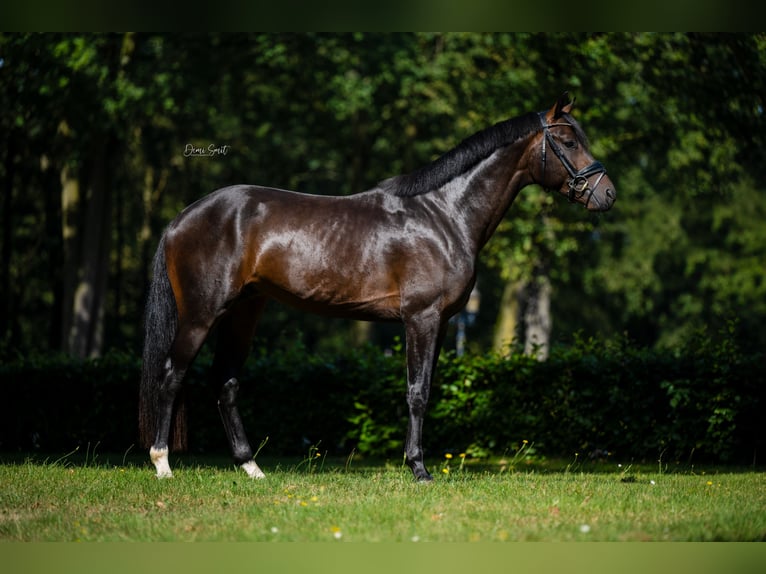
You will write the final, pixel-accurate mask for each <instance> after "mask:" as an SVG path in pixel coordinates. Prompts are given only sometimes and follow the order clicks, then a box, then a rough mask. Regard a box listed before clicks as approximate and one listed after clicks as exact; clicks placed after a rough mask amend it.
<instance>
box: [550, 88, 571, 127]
mask: <svg viewBox="0 0 766 574" xmlns="http://www.w3.org/2000/svg"><path fill="white" fill-rule="evenodd" d="M574 103H575V99H574V98H570V97H569V92H564V93H563V94H561V97H559V101H558V102H556V105H555V106H554V109H553V119H554V120H557V119H559V118H560V117H561V116H563V115H564V114H568V113H569V112H571V111H572V108H573V107H574Z"/></svg>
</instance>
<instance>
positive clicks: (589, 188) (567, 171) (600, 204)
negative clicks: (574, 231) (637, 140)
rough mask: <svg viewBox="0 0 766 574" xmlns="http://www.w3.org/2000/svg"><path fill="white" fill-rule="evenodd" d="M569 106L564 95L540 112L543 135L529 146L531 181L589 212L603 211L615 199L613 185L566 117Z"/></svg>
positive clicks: (568, 116) (610, 205)
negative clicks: (531, 148) (554, 191)
mask: <svg viewBox="0 0 766 574" xmlns="http://www.w3.org/2000/svg"><path fill="white" fill-rule="evenodd" d="M572 106H574V100H570V98H569V94H568V93H566V92H565V93H564V94H563V95H562V96H561V97H560V98H559V100H558V102H556V104H555V105H554V106H553V107H552V108H551V109H550V110H548V111H547V112H540V124H541V127H542V131H541V132H540V134H539V135H538V136H537V137H535V138H534V139H533V142H532V144H531V145H532V147H533V150H532V151H531V155H530V158H531V160H530V161H531V164H530V171H531V174H532V178H533V179H534V181H535V182H536V183H539V184H540V185H542V186H543V187H545V188H547V189H558V190H559V191H560V192H561V193H563V194H564V195H566V196H567V197H569V200H570V201H572V202H577V203H581V204H583V205H584V206H585V207H586V208H587V209H589V210H591V211H606V210H607V209H609V208H611V207H612V204H613V203H614V200H615V197H616V193H615V189H614V184H613V183H612V180H611V179H609V176H608V175H607V174H606V168H605V167H604V166H603V165H601V162H598V161H596V160H594V159H593V156H592V155H591V154H590V151H589V150H588V140H587V138H586V137H585V134H584V133H583V131H582V129H581V128H580V126H579V125H578V124H577V122H576V121H575V120H574V119H573V118H572V116H570V115H569V112H570V111H572Z"/></svg>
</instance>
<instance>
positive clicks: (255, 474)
mask: <svg viewBox="0 0 766 574" xmlns="http://www.w3.org/2000/svg"><path fill="white" fill-rule="evenodd" d="M242 468H243V469H244V471H245V472H246V473H247V476H249V477H250V478H266V475H265V474H263V471H262V470H261V469H260V468H258V465H257V464H255V461H254V460H248V461H247V462H246V463H244V464H242Z"/></svg>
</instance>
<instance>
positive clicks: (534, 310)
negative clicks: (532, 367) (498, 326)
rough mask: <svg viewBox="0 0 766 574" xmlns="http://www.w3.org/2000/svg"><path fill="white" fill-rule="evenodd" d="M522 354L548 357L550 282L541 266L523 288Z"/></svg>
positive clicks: (541, 357)
mask: <svg viewBox="0 0 766 574" xmlns="http://www.w3.org/2000/svg"><path fill="white" fill-rule="evenodd" d="M524 294H525V295H524V305H523V307H524V354H525V355H530V356H534V357H536V358H537V360H538V361H544V360H545V359H547V358H548V352H549V350H550V339H551V323H552V321H551V283H550V280H549V279H548V275H547V273H546V272H545V269H544V268H543V267H542V266H538V267H537V268H536V269H535V276H534V277H533V278H532V280H531V281H529V282H528V283H527V284H526V288H525V289H524Z"/></svg>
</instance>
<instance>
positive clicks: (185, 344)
mask: <svg viewBox="0 0 766 574" xmlns="http://www.w3.org/2000/svg"><path fill="white" fill-rule="evenodd" d="M206 336H207V329H201V328H187V327H184V326H183V325H180V326H179V329H178V332H177V335H176V339H175V341H174V343H173V346H172V348H171V350H170V353H169V354H168V357H167V360H166V361H165V366H164V374H163V379H162V383H161V384H160V389H159V404H158V420H157V435H156V438H155V439H154V443H153V444H152V447H151V449H150V450H149V456H150V458H151V460H152V462H153V463H154V467H155V468H156V470H157V477H158V478H166V477H171V476H173V473H172V471H171V470H170V463H169V462H168V452H169V450H170V449H169V448H168V441H169V439H170V427H171V424H172V422H173V409H174V407H175V402H176V396H177V395H178V391H179V390H180V389H181V385H182V382H183V378H184V375H185V374H186V370H187V369H188V368H189V365H190V364H191V363H192V361H193V360H194V358H195V357H196V356H197V352H198V351H199V349H200V347H201V346H202V344H203V343H204V341H205V337H206Z"/></svg>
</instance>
